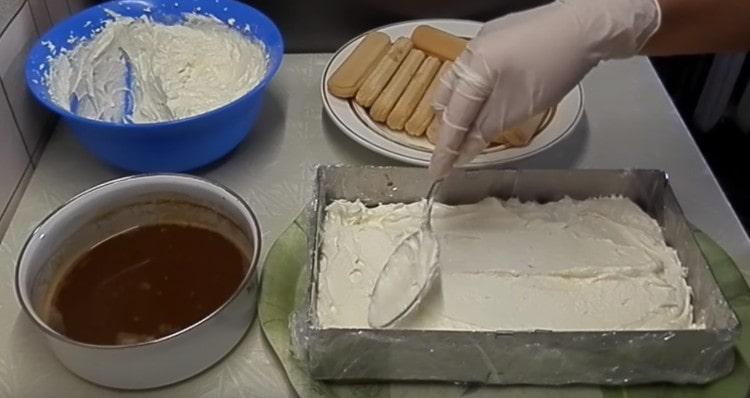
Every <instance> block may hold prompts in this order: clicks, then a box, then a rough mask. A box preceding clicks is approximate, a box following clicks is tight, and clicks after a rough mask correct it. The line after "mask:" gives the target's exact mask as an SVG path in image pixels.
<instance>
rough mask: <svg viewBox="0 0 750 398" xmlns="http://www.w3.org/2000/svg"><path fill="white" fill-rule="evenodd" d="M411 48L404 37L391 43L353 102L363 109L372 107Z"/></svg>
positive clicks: (410, 44) (409, 42) (408, 41)
mask: <svg viewBox="0 0 750 398" xmlns="http://www.w3.org/2000/svg"><path fill="white" fill-rule="evenodd" d="M412 47H414V45H413V44H412V42H411V40H409V39H407V38H406V37H400V38H398V40H396V41H395V42H394V43H393V45H392V46H391V48H389V49H388V52H386V53H385V55H384V56H383V58H381V59H380V61H378V63H377V65H375V68H373V70H372V72H371V73H370V75H369V76H367V77H366V78H365V81H364V82H363V83H362V87H360V88H359V91H357V96H356V97H355V100H356V101H357V103H358V104H360V105H362V106H364V107H365V108H369V107H370V106H372V103H373V102H375V99H376V98H378V95H380V92H381V91H383V88H384V87H385V85H386V84H388V81H389V80H391V76H393V74H394V73H395V72H396V69H398V66H399V65H401V62H402V61H403V60H404V58H406V55H407V54H409V51H411V49H412Z"/></svg>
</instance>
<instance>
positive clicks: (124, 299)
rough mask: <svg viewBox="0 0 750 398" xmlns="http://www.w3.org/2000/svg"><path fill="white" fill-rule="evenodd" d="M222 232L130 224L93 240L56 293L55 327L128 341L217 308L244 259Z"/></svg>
mask: <svg viewBox="0 0 750 398" xmlns="http://www.w3.org/2000/svg"><path fill="white" fill-rule="evenodd" d="M242 253H243V252H242V251H241V250H240V249H239V248H238V247H237V246H235V245H234V244H233V243H232V242H231V241H230V240H228V239H227V238H225V237H224V236H222V235H221V234H219V233H217V232H214V231H210V230H207V229H204V228H200V227H195V226H188V225H176V224H160V225H150V226H143V227H138V228H134V229H131V230H128V231H125V232H123V233H120V234H118V235H115V236H112V237H110V238H108V239H106V240H104V241H102V242H101V243H99V244H97V245H96V246H94V247H93V248H91V249H90V250H89V251H88V252H86V253H85V254H83V255H82V256H81V257H79V258H78V259H77V260H75V262H74V264H73V265H72V266H71V267H69V268H68V270H69V271H68V272H67V274H66V275H64V276H63V278H62V282H61V283H60V285H59V287H58V288H57V289H55V290H56V291H55V292H54V293H53V294H55V296H54V297H53V298H52V305H53V307H54V308H55V310H56V312H57V316H59V317H60V318H61V319H59V321H61V322H60V323H61V325H60V326H61V328H62V330H59V331H60V332H61V333H63V334H64V335H66V336H68V337H70V338H71V339H73V340H77V341H80V342H85V343H92V344H108V345H110V344H130V343H136V342H141V341H148V340H152V339H156V338H159V337H162V336H165V335H168V334H171V333H174V332H176V331H178V330H181V329H184V328H185V327H187V326H190V325H192V324H194V323H196V322H197V321H199V320H201V319H203V318H205V317H206V316H207V315H208V314H210V313H211V312H213V311H214V310H216V309H217V308H219V306H221V305H222V304H223V303H224V302H225V301H226V300H227V299H228V298H229V296H230V295H231V294H232V293H233V292H234V291H235V290H236V289H237V287H238V286H239V284H240V282H241V281H242V278H243V275H244V273H245V270H246V269H247V266H248V261H247V259H246V258H245V256H243V254H242Z"/></svg>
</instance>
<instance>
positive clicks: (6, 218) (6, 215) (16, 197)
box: [0, 164, 34, 240]
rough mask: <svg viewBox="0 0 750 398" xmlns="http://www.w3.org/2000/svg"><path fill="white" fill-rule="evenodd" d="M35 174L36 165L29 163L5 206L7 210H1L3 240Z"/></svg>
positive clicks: (0, 230) (1, 235)
mask: <svg viewBox="0 0 750 398" xmlns="http://www.w3.org/2000/svg"><path fill="white" fill-rule="evenodd" d="M33 174H34V167H32V166H31V164H27V165H26V169H25V170H24V172H23V175H22V176H21V179H20V180H19V181H18V184H17V186H16V190H15V192H13V195H12V196H11V197H10V199H9V200H8V204H7V205H6V206H5V212H2V210H0V240H2V238H3V235H4V234H5V231H7V230H8V225H10V221H11V220H12V219H13V216H14V215H15V213H16V208H17V207H18V203H19V202H20V201H21V198H22V197H23V192H24V191H25V190H26V186H27V185H28V184H29V180H31V176H32V175H33Z"/></svg>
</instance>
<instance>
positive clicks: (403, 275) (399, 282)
mask: <svg viewBox="0 0 750 398" xmlns="http://www.w3.org/2000/svg"><path fill="white" fill-rule="evenodd" d="M442 181H443V180H442V179H440V180H435V181H434V182H433V183H432V185H431V186H430V190H429V191H428V192H427V200H426V202H425V205H424V213H423V215H422V224H421V225H420V227H419V229H418V230H417V231H415V232H414V233H412V234H410V235H408V236H407V237H405V238H404V239H403V240H402V241H401V243H399V245H398V246H396V249H394V251H393V253H391V255H390V256H389V257H388V260H387V261H386V263H385V266H384V267H383V270H382V271H381V272H380V275H379V276H378V279H377V280H376V281H375V287H374V288H373V290H372V294H371V296H370V307H369V312H368V316H367V322H368V323H369V324H370V326H372V327H375V328H385V327H389V326H392V325H393V324H394V323H396V322H397V321H398V320H400V319H402V318H403V317H404V316H405V315H406V314H408V313H409V312H410V311H411V310H412V309H414V308H415V307H417V305H418V304H419V303H420V302H421V301H422V299H423V298H424V296H425V295H427V292H428V291H429V290H430V286H432V282H433V280H434V279H435V277H436V275H437V271H438V267H437V265H438V242H437V239H436V238H435V234H434V233H433V232H432V207H433V204H434V203H435V192H437V189H438V187H439V186H440V183H442Z"/></svg>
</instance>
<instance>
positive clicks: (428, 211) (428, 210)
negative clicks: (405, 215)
mask: <svg viewBox="0 0 750 398" xmlns="http://www.w3.org/2000/svg"><path fill="white" fill-rule="evenodd" d="M442 182H443V179H442V178H440V179H437V180H435V181H433V182H432V185H430V190H429V191H427V203H425V207H424V216H423V218H422V220H423V222H424V223H425V224H426V225H427V226H428V227H429V228H430V229H431V228H432V205H433V204H434V203H435V193H436V192H437V190H438V188H439V187H440V184H441V183H442Z"/></svg>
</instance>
